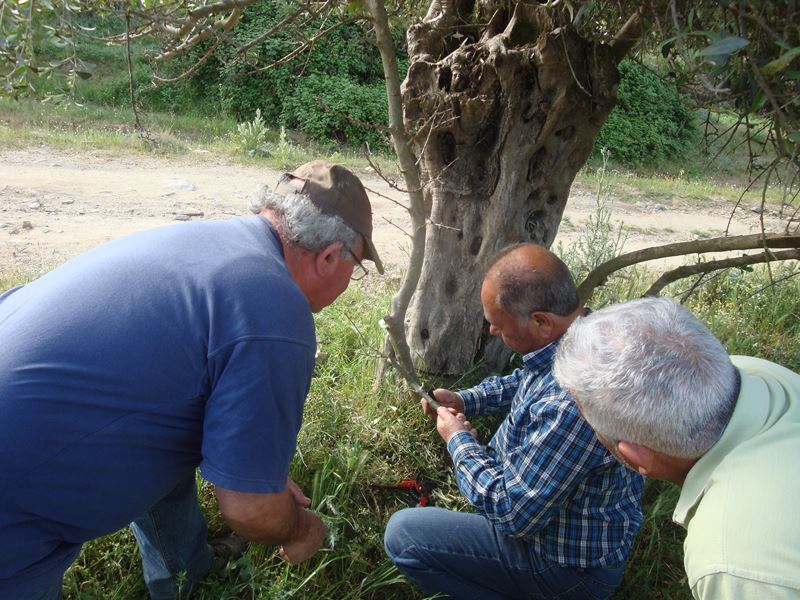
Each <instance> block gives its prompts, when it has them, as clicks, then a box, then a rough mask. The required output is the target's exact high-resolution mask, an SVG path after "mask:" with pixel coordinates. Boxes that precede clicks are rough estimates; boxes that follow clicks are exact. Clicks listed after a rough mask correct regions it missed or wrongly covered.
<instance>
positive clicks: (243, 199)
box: [0, 147, 779, 274]
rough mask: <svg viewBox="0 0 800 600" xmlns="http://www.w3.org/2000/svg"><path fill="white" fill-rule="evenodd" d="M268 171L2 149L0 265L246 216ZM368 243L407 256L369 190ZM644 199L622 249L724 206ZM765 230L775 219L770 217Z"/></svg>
mask: <svg viewBox="0 0 800 600" xmlns="http://www.w3.org/2000/svg"><path fill="white" fill-rule="evenodd" d="M359 176H360V177H361V178H362V180H363V181H364V183H365V185H366V186H367V187H368V188H370V189H372V190H375V191H377V192H379V193H380V194H382V195H385V196H390V197H393V198H395V199H396V200H397V201H398V202H402V201H403V198H402V197H401V196H400V195H399V194H397V192H395V191H393V190H390V189H389V188H388V186H387V185H386V184H385V183H384V182H383V181H381V180H379V179H378V178H376V177H374V176H373V175H370V174H368V173H359ZM277 177H278V173H277V172H275V171H272V170H269V169H265V168H261V167H253V166H242V165H237V164H233V163H227V162H223V161H219V160H214V159H213V158H210V157H209V156H207V155H197V156H196V157H182V158H179V159H172V158H158V157H147V156H144V157H143V156H139V155H131V156H127V157H122V158H120V157H104V156H101V155H94V154H89V153H81V154H77V153H72V152H66V151H60V150H54V149H51V148H46V147H41V148H29V149H24V150H5V151H0V273H2V272H4V271H5V272H22V273H31V274H34V273H38V272H41V271H42V270H45V269H48V268H51V267H53V266H55V265H57V264H59V263H61V262H63V261H64V260H66V259H67V258H69V257H71V256H74V255H76V254H78V253H80V252H82V251H84V250H87V249H88V248H91V247H93V246H96V245H97V244H100V243H102V242H105V241H106V240H109V239H112V238H116V237H119V236H121V235H124V234H127V233H130V232H133V231H138V230H142V229H146V228H150V227H156V226H159V225H164V224H169V223H174V222H176V221H178V220H188V219H221V218H227V217H230V216H234V215H241V214H247V205H248V202H249V198H250V196H251V195H252V193H253V191H254V190H255V188H256V186H257V185H258V184H259V183H265V184H267V185H274V182H275V181H276V179H277ZM370 196H371V200H372V203H373V211H374V213H375V215H376V217H377V218H376V219H375V234H374V238H375V244H376V246H377V248H378V252H379V253H380V255H381V257H382V258H383V260H384V263H387V264H389V265H394V267H395V268H400V267H402V265H404V264H405V261H406V256H407V251H408V243H407V237H406V236H405V235H404V233H403V231H402V230H403V229H407V226H408V217H407V215H406V213H405V211H404V210H403V209H402V208H401V207H400V206H399V205H398V204H396V203H394V202H392V201H390V200H387V199H385V198H383V197H381V196H380V195H378V194H370ZM659 202H661V203H662V204H658V203H656V202H650V201H648V199H647V198H642V199H641V200H640V201H638V202H636V203H633V204H631V203H623V202H620V201H614V202H612V203H611V206H610V208H611V209H612V211H613V219H614V220H621V221H623V222H624V223H625V224H626V225H627V226H628V227H630V231H629V234H628V241H627V243H626V246H625V249H626V250H633V249H638V248H643V247H647V246H651V245H654V244H661V243H666V242H669V241H684V240H688V239H692V234H691V231H692V230H697V229H702V230H704V231H722V230H724V228H725V226H726V224H727V221H728V217H729V214H730V205H728V204H726V203H722V202H720V203H710V204H709V205H708V206H705V207H702V208H697V207H696V206H695V207H688V206H683V205H681V203H680V202H673V203H672V205H666V204H665V203H664V202H665V201H664V200H663V199H661V200H659ZM594 210H595V200H594V196H593V193H592V192H590V191H588V190H582V189H580V188H577V187H574V188H573V192H572V195H571V197H570V201H569V203H568V205H567V210H566V213H565V215H566V218H565V220H564V222H563V223H562V226H561V229H560V232H559V236H558V238H557V242H558V241H561V242H563V243H564V244H570V243H572V242H573V241H574V240H575V239H577V238H578V236H579V235H580V232H581V231H582V229H583V227H584V225H585V223H586V219H587V218H588V217H589V216H590V215H592V214H593V213H594ZM769 225H770V229H772V230H774V229H777V228H778V227H779V223H778V222H777V220H776V219H774V218H770V219H769ZM758 230H759V217H758V215H757V214H755V213H753V212H751V211H750V210H746V209H744V210H740V211H737V214H736V219H735V222H734V227H733V231H732V232H733V233H752V232H756V231H758Z"/></svg>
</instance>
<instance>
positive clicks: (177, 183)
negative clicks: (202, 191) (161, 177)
mask: <svg viewBox="0 0 800 600" xmlns="http://www.w3.org/2000/svg"><path fill="white" fill-rule="evenodd" d="M167 185H168V186H169V187H171V188H175V189H176V190H184V191H187V192H193V191H195V190H196V189H197V188H196V187H195V185H194V184H193V183H192V182H191V181H187V180H186V179H170V180H168V181H167Z"/></svg>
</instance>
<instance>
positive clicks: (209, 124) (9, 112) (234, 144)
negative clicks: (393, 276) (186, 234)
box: [0, 98, 397, 176]
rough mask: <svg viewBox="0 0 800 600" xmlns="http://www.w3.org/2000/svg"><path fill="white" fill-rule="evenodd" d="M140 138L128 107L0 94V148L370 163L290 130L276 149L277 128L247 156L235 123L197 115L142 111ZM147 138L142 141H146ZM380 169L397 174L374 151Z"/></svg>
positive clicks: (276, 165) (275, 163)
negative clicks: (260, 149) (260, 150)
mask: <svg viewBox="0 0 800 600" xmlns="http://www.w3.org/2000/svg"><path fill="white" fill-rule="evenodd" d="M141 122H142V124H143V126H144V128H145V130H146V136H145V137H142V136H141V135H140V134H139V133H138V132H137V131H136V129H135V127H134V118H133V114H132V113H131V111H130V110H129V109H119V108H113V107H104V106H97V105H86V106H79V105H75V104H65V105H60V106H56V105H53V104H49V103H44V102H38V101H32V100H28V101H16V102H15V101H11V100H8V99H5V98H0V149H2V148H25V147H30V146H40V145H46V146H51V147H54V148H59V149H64V150H72V151H77V152H93V153H102V154H106V155H111V156H119V155H124V154H130V153H139V154H151V155H166V156H187V155H191V156H192V157H194V158H200V159H202V158H203V157H213V158H224V159H226V160H229V161H233V162H241V163H244V164H256V165H264V166H267V167H270V168H273V169H283V168H285V167H288V166H293V165H297V164H301V163H303V162H306V161H308V160H312V159H315V158H327V159H329V160H333V161H335V162H337V163H340V164H343V165H346V166H349V167H351V168H353V169H358V170H363V169H364V168H365V167H367V166H368V165H369V161H368V160H367V158H366V157H365V156H364V153H363V151H362V150H360V149H354V148H346V147H343V148H332V147H331V146H330V145H329V144H319V143H317V142H314V141H313V140H310V139H308V138H306V137H305V136H303V135H301V134H298V133H296V132H289V133H288V136H287V138H288V139H287V140H286V143H287V147H286V150H285V151H281V135H280V131H279V130H278V129H274V128H267V132H266V138H265V139H266V141H267V142H268V143H267V146H268V147H269V148H270V149H271V150H272V152H270V153H268V154H262V155H257V156H248V155H247V153H246V152H245V150H244V148H243V146H242V143H241V142H240V139H239V136H238V133H237V123H236V122H234V121H233V120H231V119H229V118H226V117H223V116H218V117H214V118H209V117H208V116H204V115H200V114H180V115H179V114H173V113H142V114H141ZM145 138H147V139H145ZM372 161H373V163H375V164H376V165H378V167H379V168H380V169H381V171H382V172H384V173H387V174H390V175H395V176H396V175H397V167H396V166H395V161H394V158H393V157H391V156H388V155H386V154H374V155H373V156H372Z"/></svg>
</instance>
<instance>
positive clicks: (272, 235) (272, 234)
mask: <svg viewBox="0 0 800 600" xmlns="http://www.w3.org/2000/svg"><path fill="white" fill-rule="evenodd" d="M255 217H256V218H257V219H260V220H261V222H262V223H264V224H265V225H266V226H267V231H268V232H269V238H268V239H269V240H270V241H271V242H272V243H273V244H274V245H275V247H276V248H277V250H278V252H280V253H281V258H284V259H285V258H286V256H284V254H283V243H281V238H280V236H279V235H278V230H277V229H275V226H274V225H273V224H272V223H271V222H270V220H269V219H267V218H266V217H264V216H263V215H255Z"/></svg>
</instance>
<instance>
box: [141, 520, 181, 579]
mask: <svg viewBox="0 0 800 600" xmlns="http://www.w3.org/2000/svg"><path fill="white" fill-rule="evenodd" d="M147 516H148V518H149V519H150V522H151V523H152V524H153V531H154V536H155V538H156V542H157V544H158V553H159V555H160V556H161V560H162V561H164V566H165V567H167V571H169V574H170V575H171V576H172V577H175V576H176V574H177V572H178V570H177V569H176V568H175V565H173V564H172V561H171V560H170V557H169V556H168V553H167V549H166V547H165V546H164V542H163V541H162V540H161V523H160V522H159V521H158V519H157V518H156V513H155V512H154V511H152V510H148V511H147Z"/></svg>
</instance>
